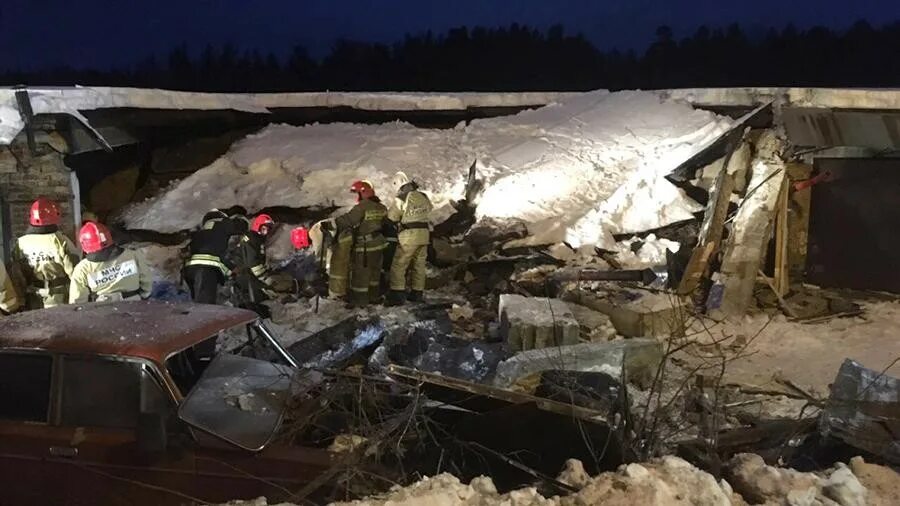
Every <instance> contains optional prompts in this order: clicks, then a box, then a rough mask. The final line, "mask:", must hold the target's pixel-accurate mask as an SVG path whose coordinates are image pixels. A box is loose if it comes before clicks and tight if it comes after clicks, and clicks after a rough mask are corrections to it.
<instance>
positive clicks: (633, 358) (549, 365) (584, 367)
mask: <svg viewBox="0 0 900 506" xmlns="http://www.w3.org/2000/svg"><path fill="white" fill-rule="evenodd" d="M662 356H663V353H662V344H661V343H660V342H659V341H657V340H656V339H620V340H618V341H609V342H605V343H581V344H576V345H572V346H554V347H550V348H544V349H535V350H528V351H523V352H521V353H518V354H516V355H515V356H513V357H511V358H509V359H508V360H505V361H503V362H501V363H500V365H498V366H497V373H496V375H495V376H494V384H495V385H496V386H498V387H503V388H506V387H509V386H510V385H512V384H514V383H515V382H516V381H517V380H519V379H520V378H524V377H526V376H530V375H532V374H536V373H540V372H542V371H582V372H603V373H606V374H609V375H610V376H613V377H614V378H617V379H620V378H622V373H623V371H624V373H625V376H626V379H627V380H628V381H632V380H635V381H639V382H641V381H644V380H646V379H647V378H652V377H653V374H655V372H656V369H657V367H658V366H659V363H660V361H661V360H662Z"/></svg>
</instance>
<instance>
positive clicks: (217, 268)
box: [181, 209, 247, 304]
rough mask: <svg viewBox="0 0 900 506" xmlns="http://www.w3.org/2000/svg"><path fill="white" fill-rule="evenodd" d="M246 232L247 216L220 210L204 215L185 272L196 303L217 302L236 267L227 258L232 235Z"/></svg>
mask: <svg viewBox="0 0 900 506" xmlns="http://www.w3.org/2000/svg"><path fill="white" fill-rule="evenodd" d="M246 232H247V221H246V219H245V218H244V217H243V216H240V215H237V214H235V215H233V216H229V215H228V214H227V213H226V212H225V211H220V210H218V209H213V210H212V211H210V212H208V213H206V214H205V215H204V216H203V222H202V224H201V225H200V229H199V230H195V231H194V232H192V233H191V243H190V246H189V250H190V254H191V256H190V258H188V260H187V262H185V264H184V269H182V271H181V273H182V277H184V279H185V281H187V284H188V287H189V288H190V290H191V298H192V299H193V300H194V302H200V303H203V304H215V303H216V301H217V295H218V293H219V287H220V286H222V285H224V284H225V281H226V280H227V279H228V278H229V277H230V276H231V268H232V267H233V265H230V262H228V260H227V258H226V253H227V252H228V243H229V241H230V239H231V237H233V236H241V235H243V234H244V233H246Z"/></svg>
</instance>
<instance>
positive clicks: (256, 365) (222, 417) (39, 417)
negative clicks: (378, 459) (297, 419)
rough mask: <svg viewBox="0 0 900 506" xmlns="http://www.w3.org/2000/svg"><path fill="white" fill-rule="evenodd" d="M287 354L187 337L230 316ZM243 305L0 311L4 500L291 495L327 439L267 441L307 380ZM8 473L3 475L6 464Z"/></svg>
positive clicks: (315, 467) (321, 465) (321, 460)
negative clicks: (216, 346)
mask: <svg viewBox="0 0 900 506" xmlns="http://www.w3.org/2000/svg"><path fill="white" fill-rule="evenodd" d="M242 327H244V328H246V333H247V335H248V337H249V338H251V339H260V340H263V341H265V342H268V343H269V344H270V345H272V346H274V347H275V349H276V353H278V354H280V355H281V357H282V358H283V360H282V361H283V362H287V365H281V364H278V363H274V362H270V361H263V360H257V359H255V358H251V357H246V356H239V355H233V354H228V353H221V354H219V355H218V356H216V357H215V358H214V359H213V360H212V361H204V360H198V359H197V358H196V356H195V354H194V353H193V349H194V347H196V346H197V345H200V344H202V343H203V342H204V341H206V340H209V339H216V338H217V336H219V335H220V334H222V333H223V332H225V331H228V330H232V331H234V329H238V330H239V331H242V332H243V331H244V329H243V328H242ZM295 365H296V364H292V359H291V357H290V355H288V354H287V352H285V351H284V350H283V349H282V348H280V345H278V343H277V341H276V340H275V339H274V338H273V336H272V335H271V333H269V331H268V329H266V328H265V326H264V325H263V324H262V323H261V322H260V321H259V320H258V319H257V316H256V314H255V313H253V312H250V311H246V310H242V309H235V308H230V307H223V306H211V305H201V304H190V303H184V304H181V303H179V304H169V303H161V302H116V303H101V304H86V305H70V306H60V307H55V308H51V309H45V310H39V311H32V312H27V313H20V314H16V315H13V316H10V317H6V318H3V319H0V376H2V378H0V472H2V473H3V475H4V476H6V477H8V478H10V479H8V480H7V483H6V486H5V487H4V494H5V498H6V500H7V501H9V502H10V504H28V503H33V504H38V503H40V504H91V505H97V504H187V503H210V502H224V501H227V500H229V499H234V498H253V497H258V496H263V495H264V496H267V497H270V498H282V499H290V498H291V497H292V493H293V492H295V491H297V490H299V489H302V488H303V486H304V485H307V484H308V483H309V482H310V481H311V480H313V479H314V478H315V477H316V476H317V475H318V474H319V473H321V471H322V470H323V469H325V468H327V467H328V463H329V456H328V453H327V451H325V450H322V449H316V448H306V447H301V446H296V445H279V444H275V443H272V441H273V439H274V438H275V435H276V434H277V432H278V429H279V427H280V425H281V424H282V422H283V419H284V416H285V410H286V406H287V404H288V403H287V401H288V400H289V399H290V398H291V397H292V396H293V395H296V394H297V392H299V391H302V389H304V388H306V387H307V386H308V385H309V384H311V383H312V379H311V378H310V376H309V374H308V373H304V372H302V371H301V370H299V369H298V368H296V367H295ZM12 477H14V479H13V478H12Z"/></svg>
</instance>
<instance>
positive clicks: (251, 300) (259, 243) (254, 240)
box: [235, 214, 275, 318]
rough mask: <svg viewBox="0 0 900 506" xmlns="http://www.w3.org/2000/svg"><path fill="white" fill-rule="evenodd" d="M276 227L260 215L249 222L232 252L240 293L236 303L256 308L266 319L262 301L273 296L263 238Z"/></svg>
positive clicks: (266, 217) (265, 215)
mask: <svg viewBox="0 0 900 506" xmlns="http://www.w3.org/2000/svg"><path fill="white" fill-rule="evenodd" d="M274 228H275V221H274V220H273V219H272V217H271V216H269V215H268V214H260V215H258V216H257V217H256V218H254V219H253V221H252V222H251V223H250V230H248V231H247V232H246V233H245V234H244V235H243V236H242V237H241V241H240V243H239V244H238V247H237V254H236V255H235V264H236V265H237V267H236V268H235V284H236V285H237V288H238V290H239V291H240V293H239V299H240V300H239V302H238V305H239V306H244V307H247V308H250V309H253V310H254V311H256V312H257V313H258V314H259V315H260V316H261V317H263V318H268V317H269V316H270V315H269V310H268V308H267V307H266V306H264V305H263V304H262V302H263V301H266V300H268V299H270V298H271V296H272V295H273V291H272V288H271V286H270V282H271V280H270V273H269V267H268V265H267V264H266V237H267V236H268V235H269V233H270V232H271V231H272V230H273V229H274Z"/></svg>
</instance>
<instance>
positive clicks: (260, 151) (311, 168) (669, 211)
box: [121, 91, 731, 249]
mask: <svg viewBox="0 0 900 506" xmlns="http://www.w3.org/2000/svg"><path fill="white" fill-rule="evenodd" d="M730 125H731V120H729V119H727V118H722V117H718V116H716V115H714V114H712V113H710V112H706V111H699V110H694V109H693V108H691V107H690V106H689V105H686V104H684V103H680V102H675V101H666V100H663V99H660V98H659V97H658V96H657V95H656V94H653V93H649V92H636V91H629V92H618V93H609V92H606V91H595V92H591V93H584V94H580V95H575V96H573V97H570V98H567V99H565V100H563V101H561V102H560V103H557V104H552V105H550V106H546V107H542V108H540V109H536V110H532V111H526V112H522V113H520V114H518V115H515V116H510V117H502V118H491V119H484V120H475V121H472V122H471V124H469V125H462V124H461V125H459V126H457V128H454V129H448V130H437V129H421V128H416V127H413V126H412V125H409V124H406V123H401V122H395V123H388V124H381V125H358V124H347V123H335V124H327V125H319V124H315V125H308V126H302V127H294V126H288V125H271V126H269V127H267V128H265V129H263V130H262V131H261V132H259V133H257V134H254V135H250V136H248V137H246V138H245V139H243V140H241V141H239V142H237V143H235V144H234V145H233V146H232V148H231V150H230V151H229V152H228V153H227V154H226V155H225V156H223V157H222V158H221V159H219V160H218V161H216V162H215V163H213V164H212V165H210V166H208V167H206V168H204V169H201V170H199V171H198V172H196V173H195V174H193V175H191V176H189V177H188V178H186V179H184V180H182V181H181V182H179V183H176V184H175V185H173V186H172V187H171V188H169V189H168V190H167V191H166V192H164V193H163V194H162V195H160V196H157V197H156V198H153V199H150V200H148V201H145V202H142V203H139V204H136V205H133V206H131V207H130V208H129V209H127V210H126V211H125V212H124V213H123V214H122V216H121V218H122V219H123V221H124V222H125V224H126V225H127V226H128V227H129V228H142V229H152V230H158V231H161V232H175V231H178V230H184V229H189V228H191V227H194V226H196V224H197V223H198V222H199V220H200V218H201V217H202V215H203V213H204V212H206V211H207V210H209V209H210V208H211V207H217V206H229V205H233V204H241V205H243V206H245V207H247V208H248V209H250V210H257V209H261V208H263V207H269V206H276V205H282V206H291V207H302V206H315V205H331V204H336V205H338V206H348V205H351V204H352V203H353V200H352V195H350V194H349V193H348V191H347V189H348V186H349V184H350V182H352V181H353V180H355V179H367V180H370V181H372V182H373V184H374V185H375V188H376V191H378V192H379V193H380V194H381V195H382V196H384V197H390V196H391V195H393V194H394V193H395V191H396V189H397V188H398V187H399V186H400V185H401V184H402V183H403V182H405V181H406V180H407V178H412V179H415V180H416V181H418V182H419V183H420V184H421V185H422V187H423V188H424V189H425V190H426V191H428V192H429V193H430V195H431V196H432V198H433V200H434V203H435V207H436V211H435V213H434V215H433V216H432V221H434V222H439V221H442V220H443V219H444V218H446V217H447V216H449V214H450V213H451V212H452V208H451V207H450V202H451V200H458V199H461V198H462V197H463V194H464V190H465V178H466V173H467V170H468V167H469V166H470V165H471V163H472V161H473V160H476V159H477V160H478V161H479V175H480V177H482V178H483V179H484V182H485V188H486V189H485V192H484V194H483V195H482V198H481V199H480V201H479V205H478V216H479V217H481V218H487V217H490V218H500V219H502V218H509V219H516V220H522V221H524V222H525V223H526V224H528V225H529V226H530V230H531V232H532V233H533V234H538V235H543V236H546V237H542V238H541V239H542V240H544V241H545V242H547V243H552V242H559V241H560V240H562V239H566V240H567V241H568V242H570V243H571V244H573V245H574V246H576V247H577V246H581V245H585V244H596V245H598V246H601V247H603V246H606V247H608V248H609V249H611V246H612V245H611V243H610V241H611V240H612V238H611V235H610V234H612V233H629V232H639V231H643V230H649V229H653V228H658V227H661V226H665V225H668V224H671V223H674V222H677V221H681V220H685V219H690V218H691V217H692V216H691V213H692V212H695V211H697V210H698V209H699V206H698V205H697V204H696V203H695V202H693V201H691V200H690V199H688V198H687V197H686V196H685V195H684V194H683V193H682V192H681V191H680V190H679V189H677V188H676V187H674V186H673V185H671V184H670V183H669V182H668V181H666V180H664V179H663V176H665V175H666V174H668V173H670V172H671V171H672V170H673V169H674V168H676V167H677V166H678V165H679V164H680V163H682V162H683V161H685V160H687V159H688V158H689V157H690V156H692V155H693V154H695V153H696V152H698V151H699V150H701V149H703V148H705V147H706V146H708V145H709V144H710V143H711V142H712V141H714V140H715V139H716V138H717V137H718V136H719V135H720V134H721V133H723V132H724V131H726V130H727V129H728V127H729V126H730Z"/></svg>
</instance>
